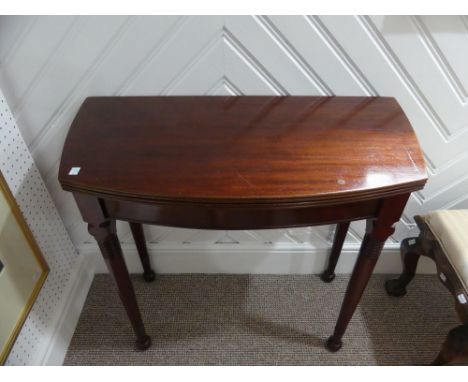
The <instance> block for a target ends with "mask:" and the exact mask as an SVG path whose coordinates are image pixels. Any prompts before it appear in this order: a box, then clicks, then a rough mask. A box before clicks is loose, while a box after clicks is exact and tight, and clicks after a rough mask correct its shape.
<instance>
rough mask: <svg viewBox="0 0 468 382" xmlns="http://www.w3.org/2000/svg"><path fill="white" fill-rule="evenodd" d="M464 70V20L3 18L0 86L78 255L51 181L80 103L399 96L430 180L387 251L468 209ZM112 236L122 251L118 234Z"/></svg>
mask: <svg viewBox="0 0 468 382" xmlns="http://www.w3.org/2000/svg"><path fill="white" fill-rule="evenodd" d="M467 65H468V19H467V18H466V17H465V16H428V17H426V16H424V17H410V16H391V17H389V16H381V17H379V16H372V17H367V16H359V17H357V16H356V17H355V16H327V17H323V16H320V17H316V16H271V17H263V16H258V17H257V16H255V17H250V16H206V17H200V16H190V17H177V16H167V17H160V16H158V17H123V16H118V17H72V16H70V17H68V16H67V17H11V16H8V17H2V18H0V87H1V88H2V89H3V91H4V92H5V94H6V96H7V99H8V101H9V103H10V105H11V107H12V110H13V113H14V115H15V118H16V120H17V123H18V126H19V128H20V129H21V132H22V134H23V136H24V139H25V141H26V143H27V145H28V147H29V149H30V151H31V152H32V155H33V157H34V159H35V160H36V163H37V166H38V168H39V170H40V172H41V174H42V176H43V178H44V179H45V181H46V185H47V187H48V189H49V191H50V193H51V194H52V196H53V198H54V201H55V203H56V206H57V208H58V210H59V212H60V214H61V216H62V219H63V221H64V222H65V225H66V228H67V230H68V232H69V233H70V235H71V237H72V239H73V241H74V243H75V244H76V246H77V247H78V248H79V249H81V250H82V251H95V250H96V246H95V245H94V244H93V240H92V238H91V237H90V236H89V235H88V233H87V231H86V227H85V225H84V224H83V223H82V221H81V218H80V215H79V212H78V210H77V208H76V206H75V204H74V202H73V200H72V198H71V196H70V195H69V194H68V193H65V192H63V191H62V190H61V188H60V185H59V184H58V181H57V170H58V163H59V159H60V154H61V148H62V145H63V142H64V139H65V136H66V133H67V130H68V128H69V126H70V123H71V121H72V119H73V117H74V115H75V113H76V111H77V109H78V107H79V106H80V104H81V102H82V101H83V99H84V98H85V97H86V96H88V95H127V94H128V95H156V94H162V95H187V94H190V95H204V94H218V95H236V94H246V95H254V94H264V95H280V94H291V95H304V94H305V95H362V96H376V95H382V96H393V97H396V98H397V99H398V101H399V102H400V104H401V105H402V107H403V109H404V110H405V112H406V113H407V115H408V117H409V119H410V120H411V122H412V124H413V126H414V128H415V130H416V133H417V135H418V137H419V139H420V142H421V145H422V147H423V150H424V153H425V157H426V160H427V165H428V168H429V173H430V180H429V182H428V185H427V187H426V188H425V189H424V190H423V191H421V192H418V193H416V194H414V195H413V196H412V198H411V199H410V201H409V203H408V206H407V209H406V211H405V216H404V218H403V219H402V221H401V222H400V223H398V226H397V230H396V232H395V235H394V236H393V237H392V239H391V240H390V242H389V246H392V245H393V246H394V247H395V246H396V245H397V242H398V241H399V240H400V239H401V238H403V237H406V236H408V235H411V234H415V232H416V230H415V226H414V223H413V221H412V216H413V215H414V214H417V213H422V212H424V211H428V210H432V209H436V208H468V66H467ZM311 144H313V142H311ZM332 229H333V227H315V228H299V229H289V230H267V231H230V232H219V231H201V230H190V229H172V228H164V227H151V228H149V227H147V228H146V232H147V236H148V241H149V244H150V247H151V250H152V251H154V252H156V253H157V252H158V250H160V251H171V250H174V251H179V252H178V253H182V252H183V251H188V252H190V251H192V252H193V251H195V252H196V251H218V252H229V251H239V252H242V251H246V253H247V252H248V251H260V252H262V251H263V252H262V253H268V252H270V253H273V252H274V251H296V250H304V251H307V250H310V251H312V250H317V249H323V248H326V247H328V246H329V241H330V238H331V234H332ZM362 230H363V224H362V223H354V224H353V225H352V229H351V231H350V233H349V235H348V238H347V243H346V246H347V247H348V249H349V248H355V247H356V245H357V244H358V243H359V241H360V239H361V236H362ZM119 232H120V237H121V240H122V242H123V243H124V245H125V246H126V248H127V249H130V248H131V246H132V245H133V243H132V240H131V235H130V232H129V230H128V228H127V227H126V225H124V224H120V225H119ZM181 251H182V252H181Z"/></svg>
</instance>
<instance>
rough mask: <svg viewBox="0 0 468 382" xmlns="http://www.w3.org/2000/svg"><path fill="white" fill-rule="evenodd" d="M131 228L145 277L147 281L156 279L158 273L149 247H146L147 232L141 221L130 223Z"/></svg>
mask: <svg viewBox="0 0 468 382" xmlns="http://www.w3.org/2000/svg"><path fill="white" fill-rule="evenodd" d="M129 225H130V230H131V231H132V236H133V240H135V244H136V247H137V250H138V255H139V256H140V260H141V265H142V266H143V279H144V280H145V281H146V282H151V281H154V279H155V278H156V273H154V271H153V269H152V268H151V263H150V258H149V255H148V249H147V248H146V240H145V234H144V232H143V226H142V225H141V224H140V223H129Z"/></svg>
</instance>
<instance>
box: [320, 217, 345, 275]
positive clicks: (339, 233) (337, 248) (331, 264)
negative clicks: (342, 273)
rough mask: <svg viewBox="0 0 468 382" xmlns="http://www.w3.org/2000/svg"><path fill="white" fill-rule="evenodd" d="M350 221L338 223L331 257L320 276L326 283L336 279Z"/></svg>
mask: <svg viewBox="0 0 468 382" xmlns="http://www.w3.org/2000/svg"><path fill="white" fill-rule="evenodd" d="M350 223H351V222H343V223H338V224H337V226H336V231H335V238H334V239H333V246H332V250H331V254H330V258H329V259H328V267H327V269H326V270H325V271H324V272H323V273H322V275H321V276H320V278H321V279H322V281H325V282H326V283H329V282H331V281H333V280H334V279H335V268H336V264H337V263H338V259H339V258H340V254H341V250H342V248H343V243H344V241H345V238H346V234H347V233H348V228H349V224H350Z"/></svg>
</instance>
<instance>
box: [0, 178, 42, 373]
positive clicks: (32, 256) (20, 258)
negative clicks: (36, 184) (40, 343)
mask: <svg viewBox="0 0 468 382" xmlns="http://www.w3.org/2000/svg"><path fill="white" fill-rule="evenodd" d="M48 273H49V267H48V265H47V263H46V261H45V259H44V256H43V255H42V253H41V250H40V248H39V246H38V244H37V242H36V240H35V238H34V236H33V234H32V232H31V230H30V229H29V227H28V225H27V223H26V221H25V219H24V217H23V214H22V213H21V211H20V209H19V207H18V204H17V203H16V200H15V198H14V196H13V194H12V193H11V191H10V189H9V187H8V184H7V182H6V180H5V178H4V177H3V174H2V173H1V172H0V365H3V364H4V363H5V361H6V359H7V357H8V354H9V353H10V351H11V348H12V347H13V344H14V343H15V340H16V338H17V336H18V334H19V332H20V330H21V328H22V326H23V324H24V322H25V320H26V318H27V317H28V314H29V312H30V310H31V308H32V306H33V305H34V302H35V301H36V298H37V296H38V294H39V291H40V290H41V288H42V285H43V284H44V282H45V280H46V278H47V275H48Z"/></svg>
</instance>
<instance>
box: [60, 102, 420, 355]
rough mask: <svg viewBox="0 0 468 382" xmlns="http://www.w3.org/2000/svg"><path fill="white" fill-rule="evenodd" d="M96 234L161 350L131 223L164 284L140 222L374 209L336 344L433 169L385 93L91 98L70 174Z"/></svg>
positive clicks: (71, 145) (228, 222)
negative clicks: (132, 250) (142, 302)
mask: <svg viewBox="0 0 468 382" xmlns="http://www.w3.org/2000/svg"><path fill="white" fill-rule="evenodd" d="M59 180H60V183H61V185H62V187H63V189H64V190H67V191H71V192H72V193H73V196H74V198H75V200H76V202H77V204H78V207H79V209H80V211H81V214H82V216H83V219H84V221H85V222H86V223H88V230H89V232H90V234H91V235H92V236H94V238H95V239H96V241H97V243H98V245H99V247H100V250H101V252H102V255H103V257H104V259H105V261H106V264H107V266H108V268H109V271H110V273H111V274H112V275H113V277H114V279H115V282H116V285H117V288H118V291H119V294H120V297H121V300H122V303H123V305H124V307H125V309H126V311H127V314H128V317H129V319H130V322H131V324H132V327H133V329H134V331H135V334H136V337H137V341H136V346H137V349H140V350H143V349H146V348H148V347H149V346H150V343H151V340H150V337H149V336H148V335H147V334H146V332H145V328H144V325H143V321H142V318H141V315H140V311H139V308H138V305H137V301H136V298H135V293H134V290H133V286H132V283H131V279H130V277H129V274H128V270H127V267H126V264H125V261H124V258H123V255H122V250H121V247H120V244H119V240H118V238H117V233H116V224H115V222H116V220H124V221H128V222H129V223H130V227H131V231H132V234H133V236H134V239H135V242H136V245H137V249H138V252H139V255H140V258H141V261H142V265H143V269H144V278H145V280H146V281H152V280H153V279H154V277H155V273H154V272H153V270H152V269H151V265H150V260H149V257H148V253H147V249H146V243H145V239H144V236H143V230H142V226H141V224H142V223H144V224H159V225H165V226H173V227H185V228H205V229H222V230H240V229H262V228H269V229H271V228H284V227H300V226H312V225H319V224H329V223H338V224H339V225H338V229H337V230H336V235H335V241H334V245H333V251H332V257H331V259H330V264H329V267H328V269H327V271H326V272H325V273H324V275H323V276H322V277H323V279H324V280H326V281H330V280H331V279H332V278H333V270H334V266H335V264H336V259H337V257H338V255H339V252H340V250H341V247H342V244H343V241H344V237H345V236H346V231H347V228H348V225H349V222H351V221H353V220H360V219H366V220H367V224H366V227H367V228H366V234H365V236H364V239H363V242H362V245H361V249H360V252H359V256H358V259H357V262H356V265H355V267H354V270H353V273H352V276H351V279H350V281H349V285H348V289H347V291H346V295H345V298H344V301H343V305H342V307H341V311H340V314H339V316H338V321H337V323H336V327H335V331H334V333H333V335H332V336H331V337H330V338H329V339H328V341H327V347H328V349H330V350H332V351H336V350H338V349H339V348H340V347H341V344H342V342H341V339H342V336H343V334H344V332H345V330H346V327H347V325H348V322H349V321H350V319H351V317H352V315H353V313H354V310H355V308H356V306H357V304H358V302H359V300H360V298H361V295H362V293H363V291H364V289H365V287H366V285H367V282H368V280H369V277H370V275H371V273H372V270H373V268H374V266H375V264H376V262H377V259H378V257H379V255H380V252H381V250H382V247H383V245H384V242H385V240H386V239H387V238H388V237H389V236H390V235H391V234H392V233H393V232H394V228H393V224H394V223H395V222H397V221H398V220H399V219H400V216H401V214H402V211H403V209H404V207H405V204H406V202H407V200H408V198H409V196H410V194H411V192H412V191H415V190H419V189H421V188H423V186H424V184H425V182H426V180H427V176H426V171H425V166H424V161H423V157H422V155H421V151H420V148H419V144H418V141H417V139H416V136H415V134H414V132H413V129H412V128H411V125H410V123H409V121H408V119H407V118H406V116H405V114H404V113H403V111H402V109H401V108H400V106H399V105H398V103H397V102H396V101H395V100H394V99H393V98H384V97H289V96H288V97H91V98H87V99H86V100H85V102H84V103H83V105H82V106H81V108H80V110H79V112H78V114H77V116H76V118H75V120H74V121H73V123H72V126H71V128H70V131H69V133H68V136H67V139H66V142H65V145H64V148H63V153H62V160H61V164H60V170H59Z"/></svg>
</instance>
